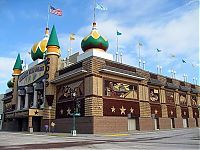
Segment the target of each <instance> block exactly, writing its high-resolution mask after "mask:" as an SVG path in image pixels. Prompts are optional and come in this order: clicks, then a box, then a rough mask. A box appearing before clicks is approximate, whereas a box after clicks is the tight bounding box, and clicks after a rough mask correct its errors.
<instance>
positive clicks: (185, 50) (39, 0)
mask: <svg viewBox="0 0 200 150" xmlns="http://www.w3.org/2000/svg"><path fill="white" fill-rule="evenodd" d="M97 2H98V3H100V4H103V5H104V6H105V7H107V8H108V10H107V11H99V10H97V12H96V22H97V26H98V29H99V32H100V33H101V34H102V35H104V36H106V37H107V38H108V40H109V49H108V51H107V52H109V53H112V54H115V51H116V30H117V29H118V30H119V31H120V32H121V33H122V35H121V36H120V37H119V47H120V52H122V53H123V60H124V61H123V63H126V64H129V65H133V66H138V46H137V44H138V42H141V43H142V44H143V46H142V48H141V58H142V60H143V61H145V62H146V70H148V71H151V72H156V65H157V64H159V65H161V66H162V67H163V75H165V76H171V71H170V70H171V69H174V70H175V71H176V78H177V79H180V80H183V74H187V75H188V80H189V82H193V77H196V78H199V67H200V65H199V57H200V54H199V0H142V1H141V0H128V1H127V0H97ZM48 3H50V4H51V5H52V6H54V7H56V8H60V9H62V11H63V16H62V17H59V16H55V15H50V21H49V26H50V27H52V25H53V24H54V25H55V26H56V30H57V34H58V38H59V42H60V45H61V50H62V57H63V58H64V57H66V56H67V49H68V48H69V40H68V39H69V33H71V32H73V33H75V34H76V40H75V41H73V44H72V48H73V52H77V51H79V52H82V50H81V48H80V42H81V40H82V39H83V37H85V36H86V35H87V34H88V33H89V32H90V30H91V24H92V22H93V3H94V2H93V0H34V1H31V0H29V1H27V0H17V1H16V0H0V18H1V23H0V41H1V44H0V84H1V86H0V93H4V92H5V90H6V89H7V85H6V83H7V81H8V80H9V79H10V78H11V74H12V67H13V65H14V62H15V59H16V56H17V53H20V54H21V57H22V59H24V60H26V62H27V63H30V62H32V60H31V58H30V56H29V54H28V52H29V51H30V49H31V47H32V46H33V44H34V43H35V42H38V41H39V40H41V39H42V38H43V36H44V30H45V27H46V20H47V6H48ZM157 48H158V49H161V50H162V52H160V53H157V52H156V49H157ZM156 53H157V54H156ZM172 54H173V55H175V56H176V57H175V58H172V57H171V55H172ZM156 55H157V56H156ZM182 59H184V60H185V61H186V62H187V63H186V64H183V63H182V61H181V60H182ZM192 64H193V66H192ZM199 82H200V81H198V84H199Z"/></svg>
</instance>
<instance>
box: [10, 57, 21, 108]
mask: <svg viewBox="0 0 200 150" xmlns="http://www.w3.org/2000/svg"><path fill="white" fill-rule="evenodd" d="M21 72H22V60H21V58H20V54H18V56H17V59H16V61H15V65H14V67H13V74H12V76H13V83H14V85H13V100H12V104H13V105H15V106H16V107H17V105H16V104H17V96H18V91H17V86H18V78H19V75H20V74H21ZM16 107H15V108H16Z"/></svg>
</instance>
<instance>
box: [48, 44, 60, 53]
mask: <svg viewBox="0 0 200 150" xmlns="http://www.w3.org/2000/svg"><path fill="white" fill-rule="evenodd" d="M48 53H57V54H58V55H60V49H59V48H58V47H57V46H48V47H47V55H48Z"/></svg>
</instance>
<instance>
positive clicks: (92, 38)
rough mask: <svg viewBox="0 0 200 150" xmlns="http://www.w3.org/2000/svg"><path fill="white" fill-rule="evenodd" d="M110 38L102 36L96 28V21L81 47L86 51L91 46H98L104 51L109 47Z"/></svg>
mask: <svg viewBox="0 0 200 150" xmlns="http://www.w3.org/2000/svg"><path fill="white" fill-rule="evenodd" d="M108 46H109V44H108V40H107V39H106V38H105V37H103V36H101V35H100V34H99V32H98V30H97V28H96V23H95V22H94V23H93V28H92V31H91V32H90V34H89V35H88V36H86V37H85V38H84V39H83V40H82V42H81V48H82V50H83V51H84V52H85V51H87V50H89V49H91V48H98V49H101V50H103V51H106V50H107V49H108Z"/></svg>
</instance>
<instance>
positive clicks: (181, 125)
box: [175, 118, 183, 128]
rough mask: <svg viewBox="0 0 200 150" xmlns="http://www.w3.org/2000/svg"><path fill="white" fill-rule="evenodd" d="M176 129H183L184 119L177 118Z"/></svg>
mask: <svg viewBox="0 0 200 150" xmlns="http://www.w3.org/2000/svg"><path fill="white" fill-rule="evenodd" d="M175 127H176V128H183V118H175Z"/></svg>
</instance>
